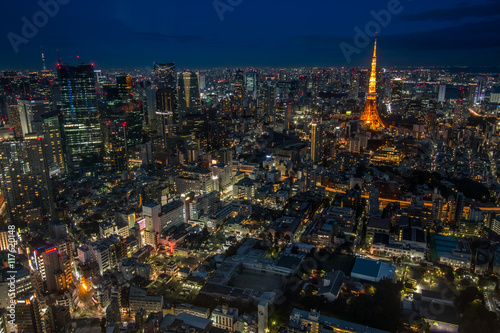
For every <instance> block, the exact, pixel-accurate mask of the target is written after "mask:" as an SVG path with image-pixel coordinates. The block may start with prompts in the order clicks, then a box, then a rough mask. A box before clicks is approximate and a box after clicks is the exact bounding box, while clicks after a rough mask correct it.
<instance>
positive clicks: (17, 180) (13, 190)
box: [0, 136, 53, 228]
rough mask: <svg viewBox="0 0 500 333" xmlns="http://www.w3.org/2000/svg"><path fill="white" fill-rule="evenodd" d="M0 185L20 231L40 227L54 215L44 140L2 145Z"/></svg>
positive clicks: (34, 139)
mask: <svg viewBox="0 0 500 333" xmlns="http://www.w3.org/2000/svg"><path fill="white" fill-rule="evenodd" d="M0 181H1V187H2V192H3V195H4V196H5V201H6V208H7V214H8V216H9V218H10V221H11V223H12V224H14V225H15V226H16V227H17V228H25V227H27V226H28V225H40V224H42V223H43V221H44V220H48V219H49V218H50V217H51V215H52V211H53V199H52V192H51V189H50V182H49V172H48V166H47V161H46V158H45V154H44V149H43V139H42V137H38V136H34V137H25V139H24V140H21V141H5V142H2V143H0Z"/></svg>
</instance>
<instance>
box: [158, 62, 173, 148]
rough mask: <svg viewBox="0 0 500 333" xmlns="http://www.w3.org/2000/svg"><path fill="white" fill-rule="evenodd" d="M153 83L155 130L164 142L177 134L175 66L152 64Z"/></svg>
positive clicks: (170, 64)
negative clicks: (154, 89) (154, 90)
mask: <svg viewBox="0 0 500 333" xmlns="http://www.w3.org/2000/svg"><path fill="white" fill-rule="evenodd" d="M154 81H155V82H154V83H155V85H156V87H157V91H156V109H155V113H156V115H155V120H156V124H157V128H156V130H157V131H158V133H159V134H160V135H161V136H162V138H163V140H164V142H165V140H166V138H167V137H172V136H173V134H174V133H176V132H177V129H178V123H179V114H178V105H177V72H176V70H175V64H174V63H173V62H172V63H167V64H159V63H154Z"/></svg>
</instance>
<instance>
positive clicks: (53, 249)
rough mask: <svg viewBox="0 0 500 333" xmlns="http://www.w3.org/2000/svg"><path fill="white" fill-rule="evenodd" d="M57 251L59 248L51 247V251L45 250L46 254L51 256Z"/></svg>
mask: <svg viewBox="0 0 500 333" xmlns="http://www.w3.org/2000/svg"><path fill="white" fill-rule="evenodd" d="M55 251H57V246H54V247H51V248H50V249H47V250H45V254H49V253H52V252H55Z"/></svg>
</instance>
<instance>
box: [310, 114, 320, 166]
mask: <svg viewBox="0 0 500 333" xmlns="http://www.w3.org/2000/svg"><path fill="white" fill-rule="evenodd" d="M310 141H311V160H312V161H313V162H314V163H320V162H321V161H322V160H323V125H322V124H316V123H314V124H312V125H311V133H310Z"/></svg>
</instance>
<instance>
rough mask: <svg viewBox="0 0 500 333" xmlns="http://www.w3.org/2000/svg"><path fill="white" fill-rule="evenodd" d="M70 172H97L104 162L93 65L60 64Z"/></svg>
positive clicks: (65, 135)
mask: <svg viewBox="0 0 500 333" xmlns="http://www.w3.org/2000/svg"><path fill="white" fill-rule="evenodd" d="M58 73H59V83H60V86H61V102H62V113H63V127H64V142H65V147H66V156H67V159H66V162H67V167H68V171H69V172H70V173H72V174H75V173H80V174H83V173H87V172H92V173H95V172H96V171H97V167H98V166H99V165H100V164H101V162H102V135H101V128H100V124H99V113H98V110H97V95H96V81H95V75H94V66H93V65H92V64H91V65H78V66H68V65H62V64H58Z"/></svg>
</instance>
